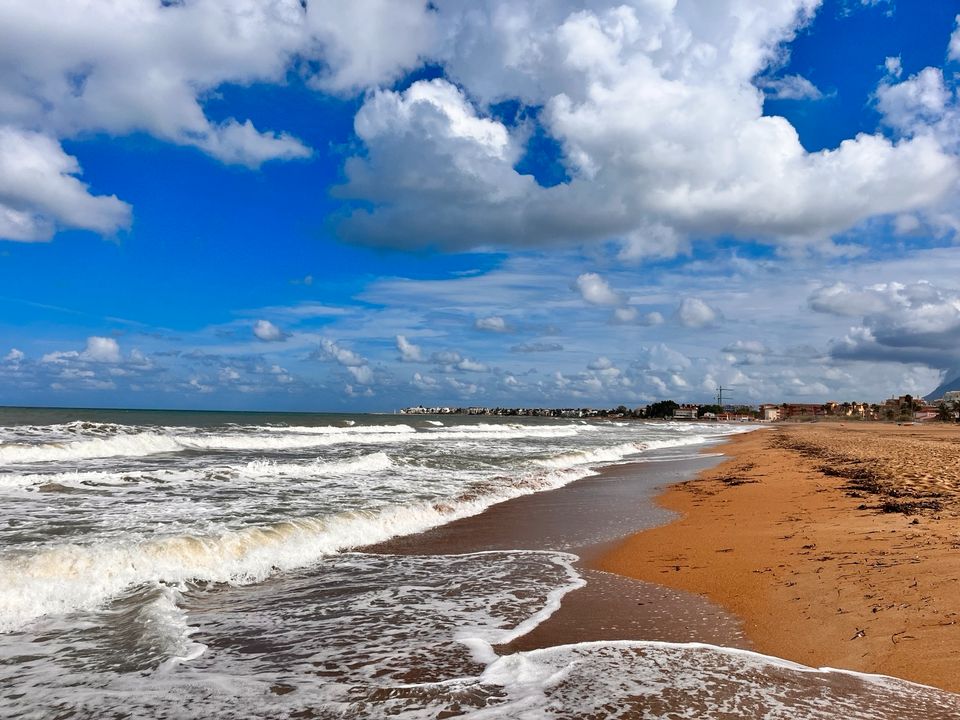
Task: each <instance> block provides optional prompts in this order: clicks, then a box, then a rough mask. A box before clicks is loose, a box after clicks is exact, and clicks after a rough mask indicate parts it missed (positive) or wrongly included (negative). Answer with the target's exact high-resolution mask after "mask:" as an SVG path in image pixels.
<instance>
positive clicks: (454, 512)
mask: <svg viewBox="0 0 960 720" xmlns="http://www.w3.org/2000/svg"><path fill="white" fill-rule="evenodd" d="M589 474H590V471H588V470H579V471H577V470H565V471H552V472H547V473H545V474H543V475H535V476H530V477H527V478H525V479H523V480H522V481H518V482H514V483H510V484H504V485H497V486H494V487H492V488H491V491H490V492H488V493H486V494H479V495H472V494H470V495H465V496H464V497H462V498H461V499H459V500H458V499H450V500H444V501H437V502H423V501H421V502H413V503H406V504H404V505H394V506H390V507H386V508H383V509H380V510H352V511H347V512H342V513H339V514H336V515H329V516H324V517H305V518H297V519H290V520H285V521H281V522H276V523H273V524H271V525H267V526H257V527H249V528H245V529H243V530H237V531H225V532H221V533H219V534H207V535H200V536H192V535H179V536H172V537H166V538H161V539H155V540H133V539H130V540H129V541H125V542H117V541H106V542H97V543H89V544H62V545H53V546H45V547H43V548H40V549H26V550H16V551H13V552H7V553H4V554H0V577H3V578H5V579H6V581H5V583H4V584H3V585H0V632H8V631H10V630H13V629H15V628H18V627H21V626H23V625H24V624H26V623H29V622H30V621H31V620H34V619H36V618H38V617H42V616H44V615H48V614H62V613H65V612H69V611H72V610H77V609H93V608H95V607H97V606H98V605H100V604H101V603H103V602H104V601H106V600H108V599H109V598H111V597H114V596H116V595H117V594H118V593H120V592H122V591H123V590H125V589H126V588H129V587H133V586H136V585H140V584H142V583H149V582H163V583H168V584H169V583H182V582H187V581H191V580H206V581H210V582H223V583H238V584H243V583H250V582H258V581H260V580H263V579H265V578H266V577H269V576H270V575H272V574H274V573H276V572H278V571H285V570H291V569H294V568H299V567H304V566H307V565H311V564H313V563H316V562H317V561H319V560H320V559H321V558H323V557H325V556H329V555H331V554H334V553H337V552H340V551H342V550H344V549H347V548H355V547H361V546H364V545H370V544H374V543H378V542H382V541H384V540H387V539H389V538H391V537H395V536H398V535H408V534H412V533H416V532H422V531H423V530H427V529H429V528H431V527H436V526H438V525H442V524H444V523H448V522H451V521H453V520H456V519H459V518H463V517H469V516H471V515H475V514H477V513H480V512H482V511H483V510H484V509H486V508H487V507H489V506H490V505H493V504H494V503H497V502H501V501H503V500H506V499H509V498H511V497H516V496H519V495H525V494H529V493H532V492H537V491H540V490H546V489H550V488H555V487H560V486H561V485H565V484H567V483H569V482H572V481H573V480H576V479H578V478H581V477H585V476H586V475H589Z"/></svg>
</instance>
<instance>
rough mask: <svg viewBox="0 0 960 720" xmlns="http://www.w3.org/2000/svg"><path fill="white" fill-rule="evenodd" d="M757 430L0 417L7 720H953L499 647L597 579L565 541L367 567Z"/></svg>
mask: <svg viewBox="0 0 960 720" xmlns="http://www.w3.org/2000/svg"><path fill="white" fill-rule="evenodd" d="M745 429H746V428H745V427H744V426H737V425H722V424H716V423H712V424H705V423H696V422H684V423H679V422H678V423H674V422H636V421H634V422H615V421H601V420H598V421H594V420H590V421H585V420H579V419H568V418H504V417H487V416H450V415H444V416H417V415H409V416H404V415H366V414H266V413H202V412H166V411H150V412H148V411H119V410H52V409H14V408H10V409H0V717H3V718H58V719H65V718H98V719H108V718H453V717H465V718H659V717H664V718H744V717H745V718H760V717H763V718H791V719H792V718H830V719H831V720H835V719H836V718H864V719H872V718H898V719H904V718H914V717H917V718H958V717H960V696H957V695H953V694H949V693H945V692H941V691H938V690H934V689H932V688H928V687H924V686H920V685H915V684H912V683H908V682H905V681H902V680H897V679H894V678H887V677H881V676H870V675H863V674H858V673H852V672H844V671H835V670H822V669H821V670H817V669H813V668H808V667H805V666H802V665H798V664H796V663H792V662H788V661H785V660H781V659H777V658H772V657H767V656H763V655H759V654H756V653H753V652H750V651H747V650H743V649H739V648H733V647H722V646H717V645H710V644H704V643H697V642H694V643H689V642H687V643H670V642H661V641H653V640H642V639H641V640H637V639H631V640H626V639H625V640H609V639H608V640H603V641H590V642H577V643H569V644H558V645H556V646H549V647H542V648H537V649H533V650H527V651H522V652H521V651H514V652H511V651H509V650H505V646H507V645H508V644H509V643H510V642H511V641H514V640H516V639H517V638H519V637H522V636H524V635H525V634H526V633H528V632H530V631H531V630H532V629H534V628H536V627H537V626H538V625H540V624H541V623H543V622H545V621H546V620H547V619H548V618H550V617H551V616H552V615H553V614H554V613H555V612H557V610H558V608H560V607H561V605H562V603H563V600H564V597H565V596H566V595H567V594H569V593H571V592H572V591H575V590H577V589H578V588H580V587H582V586H583V585H584V583H585V582H586V580H585V579H584V578H585V576H584V573H583V572H582V571H581V569H580V567H579V566H578V565H577V557H576V555H575V554H573V553H572V552H570V550H569V548H566V547H563V544H562V543H556V544H555V545H556V547H548V548H543V547H540V548H538V549H530V548H529V547H517V548H509V549H498V550H488V551H482V552H468V553H462V552H459V553H447V554H416V553H404V554H390V553H384V552H372V551H369V550H365V549H367V548H370V547H372V546H375V545H377V544H378V543H383V542H384V541H387V540H389V539H391V538H398V537H409V538H413V542H415V538H416V536H417V534H418V533H422V532H424V531H427V530H430V529H432V528H438V527H441V526H445V525H447V524H449V523H452V522H455V521H457V520H460V519H462V518H467V517H471V516H476V515H478V514H480V513H484V512H485V511H486V510H488V509H489V508H491V507H492V506H494V505H497V504H499V503H503V502H504V501H508V500H510V499H512V498H517V497H519V496H526V495H534V494H537V493H550V492H551V491H554V490H556V489H558V488H562V487H563V486H567V485H569V484H571V483H576V482H578V481H581V480H584V479H586V478H590V477H592V476H595V475H597V473H598V472H600V470H601V469H602V468H605V467H608V466H611V465H628V464H631V463H644V462H649V461H651V460H654V459H659V460H664V459H666V460H670V459H671V458H673V459H679V458H682V457H685V456H686V457H689V456H690V455H692V454H695V453H699V452H700V451H701V450H702V449H703V448H705V447H708V446H710V445H711V444H715V443H717V442H719V441H720V440H722V439H723V438H724V437H725V436H727V435H729V434H731V433H734V432H741V431H743V430H745ZM611 539H613V538H612V537H598V538H596V540H597V541H607V540H611Z"/></svg>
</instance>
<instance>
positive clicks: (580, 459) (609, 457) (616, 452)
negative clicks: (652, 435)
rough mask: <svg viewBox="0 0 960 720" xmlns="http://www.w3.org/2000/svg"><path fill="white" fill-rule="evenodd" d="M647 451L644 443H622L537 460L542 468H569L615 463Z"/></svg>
mask: <svg viewBox="0 0 960 720" xmlns="http://www.w3.org/2000/svg"><path fill="white" fill-rule="evenodd" d="M646 449H647V444H646V443H643V442H630V443H622V444H620V445H612V446H610V447H601V448H594V449H592V450H574V451H572V452H565V453H561V454H559V455H555V456H554V457H550V458H543V459H540V460H535V461H534V462H535V463H536V464H537V465H539V466H540V467H548V468H568V467H576V466H577V465H596V464H600V463H613V462H618V461H620V460H623V459H624V458H625V457H629V456H630V455H636V454H638V453H641V452H643V451H644V450H646Z"/></svg>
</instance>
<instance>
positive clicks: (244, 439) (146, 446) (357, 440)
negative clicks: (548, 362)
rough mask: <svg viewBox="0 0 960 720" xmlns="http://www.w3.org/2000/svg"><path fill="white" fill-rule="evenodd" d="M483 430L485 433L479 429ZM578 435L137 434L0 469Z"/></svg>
mask: <svg viewBox="0 0 960 720" xmlns="http://www.w3.org/2000/svg"><path fill="white" fill-rule="evenodd" d="M480 428H483V429H480ZM576 434H577V428H576V427H574V426H570V425H568V426H560V427H549V426H536V425H531V426H525V425H518V424H511V425H496V426H471V429H469V430H459V429H457V430H451V429H449V428H436V429H433V430H428V431H424V432H417V431H416V430H415V429H414V428H412V427H410V426H408V425H389V426H359V427H351V428H331V427H327V428H299V429H295V430H292V431H291V429H290V428H286V429H284V430H283V431H281V430H278V429H274V430H273V431H272V432H267V433H253V432H232V433H223V432H218V433H206V434H204V433H184V432H183V431H182V430H177V431H173V432H169V431H168V432H162V433H161V432H156V431H152V430H151V431H147V432H137V433H130V434H127V433H121V434H115V435H110V436H107V437H96V438H90V439H84V440H75V441H64V442H47V443H36V444H34V443H22V442H17V443H4V444H0V465H11V464H26V463H39V462H62V461H70V460H85V459H93V458H109V457H143V456H148V455H155V454H160V453H177V452H184V451H219V450H222V451H251V452H258V451H259V452H266V451H285V450H305V449H309V448H315V447H330V446H335V445H343V444H364V445H384V444H394V443H404V442H411V441H416V442H437V441H449V440H487V439H492V438H498V439H502V440H506V439H522V438H555V437H556V438H559V437H571V436H573V435H576Z"/></svg>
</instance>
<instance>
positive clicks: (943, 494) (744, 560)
mask: <svg viewBox="0 0 960 720" xmlns="http://www.w3.org/2000/svg"><path fill="white" fill-rule="evenodd" d="M721 449H722V451H723V452H724V453H725V454H726V455H727V456H729V457H728V459H726V460H725V461H724V462H723V463H721V464H719V465H716V466H713V467H710V468H707V469H705V470H703V471H702V472H701V474H700V475H699V476H698V477H697V478H696V479H693V480H687V481H684V482H681V483H678V484H676V485H673V486H672V487H670V488H669V489H667V490H666V492H664V493H663V494H662V495H661V496H660V497H659V498H658V502H659V503H660V505H661V506H662V507H663V508H666V509H669V510H672V511H675V512H677V513H679V514H680V515H681V516H682V517H681V518H680V519H678V520H676V521H674V522H672V523H670V524H669V525H665V526H661V527H657V528H653V529H649V530H645V531H643V532H640V533H638V534H636V535H633V536H631V537H629V538H628V539H626V540H624V541H622V542H620V543H618V544H617V545H616V546H615V547H612V548H608V551H607V552H606V553H604V554H602V555H601V556H600V557H597V558H595V559H594V560H593V562H592V567H594V568H596V569H600V570H604V571H608V572H613V573H618V574H621V575H624V576H628V577H633V578H637V579H642V580H645V581H648V582H653V583H658V584H661V585H664V586H667V587H670V588H674V589H676V590H683V591H687V592H690V593H695V594H699V595H702V596H704V597H707V598H709V599H711V600H712V601H714V602H715V603H717V604H719V605H720V606H722V607H723V608H725V609H726V610H727V611H729V612H730V613H733V614H734V615H735V616H737V617H739V618H742V619H743V621H744V629H745V632H746V634H747V637H748V638H749V640H750V642H751V643H752V645H753V647H754V649H756V650H758V651H759V652H762V653H766V654H769V655H776V656H778V657H783V658H787V659H790V660H794V661H797V662H801V663H803V664H805V665H811V666H814V667H818V666H830V667H838V668H845V669H852V670H859V671H865V672H874V673H882V674H886V675H894V676H897V677H901V678H905V679H908V680H912V681H915V682H920V683H924V684H928V685H933V686H936V687H940V688H944V689H947V690H951V691H953V692H960V428H957V427H955V426H940V425H937V426H897V425H892V424H879V423H845V424H840V423H817V424H813V425H803V426H786V425H781V426H777V427H775V428H773V429H771V430H769V431H761V432H754V433H749V434H747V435H741V436H735V437H733V438H732V439H731V440H730V441H729V442H728V443H727V444H725V445H723V446H722V447H721Z"/></svg>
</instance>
